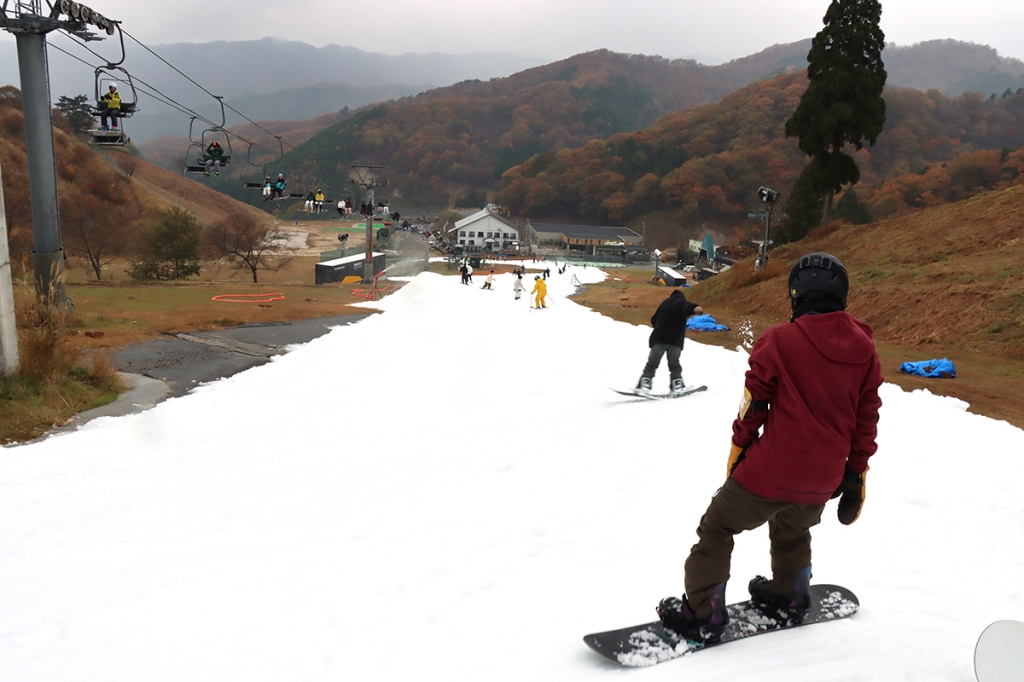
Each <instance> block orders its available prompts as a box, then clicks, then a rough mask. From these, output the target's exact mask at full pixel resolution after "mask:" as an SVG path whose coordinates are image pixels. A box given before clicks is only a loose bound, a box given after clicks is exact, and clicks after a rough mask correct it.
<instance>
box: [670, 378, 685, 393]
mask: <svg viewBox="0 0 1024 682" xmlns="http://www.w3.org/2000/svg"><path fill="white" fill-rule="evenodd" d="M685 388H686V384H684V383H683V380H682V379H673V380H672V388H671V390H670V391H669V394H670V395H680V394H682V392H683V390H684V389H685Z"/></svg>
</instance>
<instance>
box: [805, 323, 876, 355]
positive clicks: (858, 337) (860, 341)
mask: <svg viewBox="0 0 1024 682" xmlns="http://www.w3.org/2000/svg"><path fill="white" fill-rule="evenodd" d="M792 324H795V325H796V326H797V328H798V329H799V330H800V331H801V332H803V334H804V336H806V337H807V339H808V340H809V341H810V342H811V344H812V345H813V346H814V347H815V348H816V349H817V350H818V352H820V353H821V354H822V355H824V356H825V357H826V358H828V359H829V360H833V361H835V362H842V363H846V364H859V363H862V362H866V361H867V360H868V358H870V357H871V356H872V355H873V354H874V352H875V339H874V335H873V333H872V331H871V327H870V325H867V324H865V323H864V322H861V321H860V320H858V319H857V318H855V317H854V316H853V315H850V314H849V313H847V312H845V311H839V312H834V313H825V314H823V315H801V316H800V317H798V318H797V319H796V320H794V321H793V322H792Z"/></svg>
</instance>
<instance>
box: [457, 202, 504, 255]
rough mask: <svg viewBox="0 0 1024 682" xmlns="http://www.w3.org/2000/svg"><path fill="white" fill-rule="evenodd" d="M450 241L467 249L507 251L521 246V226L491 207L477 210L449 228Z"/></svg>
mask: <svg viewBox="0 0 1024 682" xmlns="http://www.w3.org/2000/svg"><path fill="white" fill-rule="evenodd" d="M448 242H449V243H450V244H452V245H458V246H461V247H463V248H464V249H465V250H466V251H507V250H515V249H518V247H519V242H520V235H519V228H518V227H517V226H516V225H515V223H513V222H512V221H511V220H509V219H508V218H506V217H504V216H502V215H500V214H498V213H497V212H496V211H492V209H491V207H490V206H488V207H487V208H485V209H483V210H482V211H477V212H476V213H474V214H473V215H471V216H467V217H465V218H463V219H462V220H460V221H459V222H457V223H455V226H454V227H452V228H451V229H450V230H448Z"/></svg>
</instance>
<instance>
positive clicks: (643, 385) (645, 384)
mask: <svg viewBox="0 0 1024 682" xmlns="http://www.w3.org/2000/svg"><path fill="white" fill-rule="evenodd" d="M633 390H634V391H636V392H637V393H639V394H641V395H650V394H651V379H650V377H640V383H638V384H637V385H636V388H635V389H633Z"/></svg>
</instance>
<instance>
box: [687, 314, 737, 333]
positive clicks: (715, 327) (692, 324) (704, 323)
mask: <svg viewBox="0 0 1024 682" xmlns="http://www.w3.org/2000/svg"><path fill="white" fill-rule="evenodd" d="M686 328H687V329H688V330H689V331H693V332H727V331H729V328H728V327H726V326H725V325H724V324H718V323H717V322H715V318H713V317H711V316H710V315H694V316H693V317H691V318H690V319H688V320H687V321H686Z"/></svg>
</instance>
